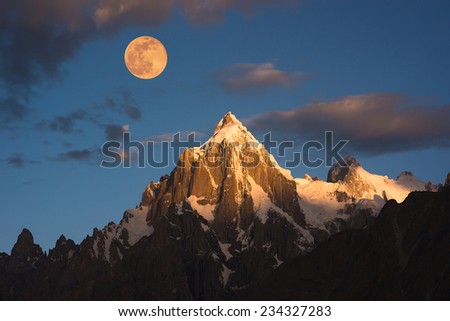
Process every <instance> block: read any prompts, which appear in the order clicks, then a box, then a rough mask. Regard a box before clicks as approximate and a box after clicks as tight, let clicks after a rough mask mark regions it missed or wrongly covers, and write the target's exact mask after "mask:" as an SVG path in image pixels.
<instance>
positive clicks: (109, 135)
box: [104, 124, 129, 141]
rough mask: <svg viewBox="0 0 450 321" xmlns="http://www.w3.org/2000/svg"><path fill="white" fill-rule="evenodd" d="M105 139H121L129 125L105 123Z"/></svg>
mask: <svg viewBox="0 0 450 321" xmlns="http://www.w3.org/2000/svg"><path fill="white" fill-rule="evenodd" d="M104 128H105V139H106V140H114V141H121V140H122V136H123V133H124V132H127V131H128V130H129V127H128V125H124V126H119V125H114V124H109V125H105V127H104Z"/></svg>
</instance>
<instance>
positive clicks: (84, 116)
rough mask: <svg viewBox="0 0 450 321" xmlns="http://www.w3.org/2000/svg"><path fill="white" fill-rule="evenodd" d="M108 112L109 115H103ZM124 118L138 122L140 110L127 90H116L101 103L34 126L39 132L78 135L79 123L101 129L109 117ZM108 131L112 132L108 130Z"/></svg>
mask: <svg viewBox="0 0 450 321" xmlns="http://www.w3.org/2000/svg"><path fill="white" fill-rule="evenodd" d="M105 110H108V111H109V112H111V113H105V112H104V111H105ZM111 114H116V115H118V116H120V117H123V116H126V117H128V118H129V119H130V120H140V119H141V110H140V108H139V106H138V104H137V103H136V102H135V100H134V97H133V96H132V94H131V92H130V91H129V90H128V89H124V88H122V89H118V90H117V93H116V94H112V95H108V96H106V97H105V98H104V100H103V101H102V102H101V103H96V104H93V105H92V106H89V107H86V108H78V109H76V110H74V111H72V112H70V113H68V114H65V115H57V116H54V117H53V118H51V119H48V120H42V121H40V122H38V123H37V124H36V126H35V127H36V128H37V129H38V130H41V131H50V132H56V133H61V134H71V133H80V132H82V130H81V129H80V128H78V126H77V124H78V123H79V122H81V121H84V122H90V123H92V124H94V125H97V126H99V127H101V128H103V129H104V128H108V126H110V122H111V119H110V117H109V116H110V115H111ZM108 130H112V129H111V128H109V129H108Z"/></svg>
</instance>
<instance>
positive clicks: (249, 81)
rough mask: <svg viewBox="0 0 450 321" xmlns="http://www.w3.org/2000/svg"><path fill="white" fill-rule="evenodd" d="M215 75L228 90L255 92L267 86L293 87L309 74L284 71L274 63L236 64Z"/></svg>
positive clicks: (224, 88)
mask: <svg viewBox="0 0 450 321" xmlns="http://www.w3.org/2000/svg"><path fill="white" fill-rule="evenodd" d="M215 77H216V78H217V80H218V81H219V84H220V86H221V87H222V89H223V90H224V91H226V92H255V91H261V90H264V89H267V88H274V87H287V88H293V87H295V86H296V85H298V84H299V82H300V81H302V80H304V79H306V77H307V75H306V74H305V73H302V72H298V71H283V70H280V69H278V68H276V67H275V65H274V64H272V63H263V64H234V65H231V66H228V67H226V68H224V69H222V70H220V71H218V72H217V73H215Z"/></svg>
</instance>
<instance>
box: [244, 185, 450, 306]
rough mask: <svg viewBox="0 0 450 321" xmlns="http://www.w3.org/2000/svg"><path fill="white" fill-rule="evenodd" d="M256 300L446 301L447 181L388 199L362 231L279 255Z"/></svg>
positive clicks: (449, 274) (449, 279)
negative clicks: (286, 257) (291, 255)
mask: <svg viewBox="0 0 450 321" xmlns="http://www.w3.org/2000/svg"><path fill="white" fill-rule="evenodd" d="M248 298H249V299H254V300H255V299H256V300H449V299H450V186H448V187H446V188H443V189H442V190H441V191H440V192H438V193H432V192H413V193H411V194H410V195H409V196H408V197H407V198H406V200H405V201H404V202H403V203H401V204H398V203H396V202H395V201H389V202H388V203H387V204H386V205H385V206H384V208H383V209H382V211H381V212H380V215H379V216H378V218H377V219H376V221H375V223H374V225H373V227H372V228H371V229H369V230H349V231H344V232H341V233H338V234H336V235H333V236H332V237H331V238H330V239H329V240H328V241H326V242H325V243H323V244H321V245H319V246H318V248H316V249H315V250H314V251H312V252H311V253H309V254H307V255H306V256H302V257H298V258H296V259H293V260H290V261H287V262H285V263H284V264H283V265H282V266H281V267H280V268H279V269H277V270H276V271H275V272H274V273H273V274H272V275H271V276H270V277H268V279H266V280H265V281H264V282H263V284H262V285H261V286H259V287H257V288H256V289H254V290H253V291H252V293H251V294H250V295H249V296H248Z"/></svg>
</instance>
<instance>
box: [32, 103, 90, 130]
mask: <svg viewBox="0 0 450 321" xmlns="http://www.w3.org/2000/svg"><path fill="white" fill-rule="evenodd" d="M85 119H87V112H86V111H85V110H83V109H79V110H76V111H74V112H72V113H70V114H67V115H59V116H55V117H53V119H51V120H43V121H41V122H39V123H38V124H37V125H36V128H37V129H39V130H43V131H51V132H56V133H63V134H68V133H74V132H81V131H80V130H79V129H76V128H75V123H76V121H78V120H85Z"/></svg>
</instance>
